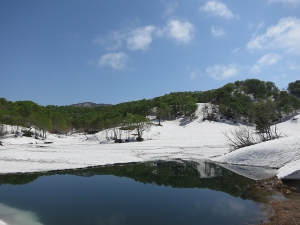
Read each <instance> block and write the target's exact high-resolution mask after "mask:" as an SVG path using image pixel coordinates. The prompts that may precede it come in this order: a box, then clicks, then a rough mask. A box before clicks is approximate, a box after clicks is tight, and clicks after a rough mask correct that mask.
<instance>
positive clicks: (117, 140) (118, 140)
mask: <svg viewBox="0 0 300 225" xmlns="http://www.w3.org/2000/svg"><path fill="white" fill-rule="evenodd" d="M122 142H123V141H122V139H116V140H115V143H122Z"/></svg>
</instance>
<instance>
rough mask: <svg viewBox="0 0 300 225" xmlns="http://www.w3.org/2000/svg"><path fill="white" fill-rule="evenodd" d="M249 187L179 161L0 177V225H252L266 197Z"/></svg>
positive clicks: (215, 169)
mask: <svg viewBox="0 0 300 225" xmlns="http://www.w3.org/2000/svg"><path fill="white" fill-rule="evenodd" d="M253 183H254V181H252V180H250V179H248V178H245V177H242V176H240V175H237V174H235V173H233V172H231V171H229V170H226V169H224V168H222V167H220V166H218V165H215V164H210V163H204V162H203V163H202V164H201V163H200V164H199V163H195V162H182V161H181V162H151V163H141V164H127V165H117V166H107V167H98V168H89V169H84V170H70V171H61V172H52V173H39V174H23V175H1V176H0V224H1V223H3V224H4V223H5V224H22V225H23V224H30V225H35V224H45V225H68V224H72V225H76V224H78V225H79V224H80V225H84V224H95V225H96V224H97V225H98V224H101V225H102V224H108V225H114V224H172V225H174V224H198V225H199V224H205V225H206V224H222V225H226V224H258V223H259V222H260V221H262V220H266V218H267V216H266V214H265V213H263V212H262V211H263V210H262V209H263V208H264V206H265V205H264V203H265V202H266V201H267V198H268V195H267V194H258V193H257V191H255V188H254V187H253Z"/></svg>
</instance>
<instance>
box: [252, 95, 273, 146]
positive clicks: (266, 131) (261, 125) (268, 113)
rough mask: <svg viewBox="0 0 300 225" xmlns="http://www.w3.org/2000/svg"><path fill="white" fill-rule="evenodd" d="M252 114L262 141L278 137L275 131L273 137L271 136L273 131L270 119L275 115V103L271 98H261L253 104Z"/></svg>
mask: <svg viewBox="0 0 300 225" xmlns="http://www.w3.org/2000/svg"><path fill="white" fill-rule="evenodd" d="M253 116H254V121H255V124H256V130H257V132H258V133H259V135H260V137H261V140H262V141H267V140H271V139H274V138H278V135H277V133H276V130H275V131H274V132H275V137H274V136H273V135H274V134H273V131H272V129H271V124H270V122H271V120H272V119H273V118H274V117H275V105H274V103H273V102H272V101H271V99H267V100H262V101H259V102H257V103H255V104H254V107H253Z"/></svg>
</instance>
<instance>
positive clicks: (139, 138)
mask: <svg viewBox="0 0 300 225" xmlns="http://www.w3.org/2000/svg"><path fill="white" fill-rule="evenodd" d="M143 140H144V138H142V137H137V138H136V141H143Z"/></svg>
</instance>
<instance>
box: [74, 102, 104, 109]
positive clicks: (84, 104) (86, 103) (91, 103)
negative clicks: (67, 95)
mask: <svg viewBox="0 0 300 225" xmlns="http://www.w3.org/2000/svg"><path fill="white" fill-rule="evenodd" d="M108 105H110V104H103V103H99V104H97V103H94V102H82V103H77V104H72V105H70V106H73V107H90V108H94V107H99V106H108Z"/></svg>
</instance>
